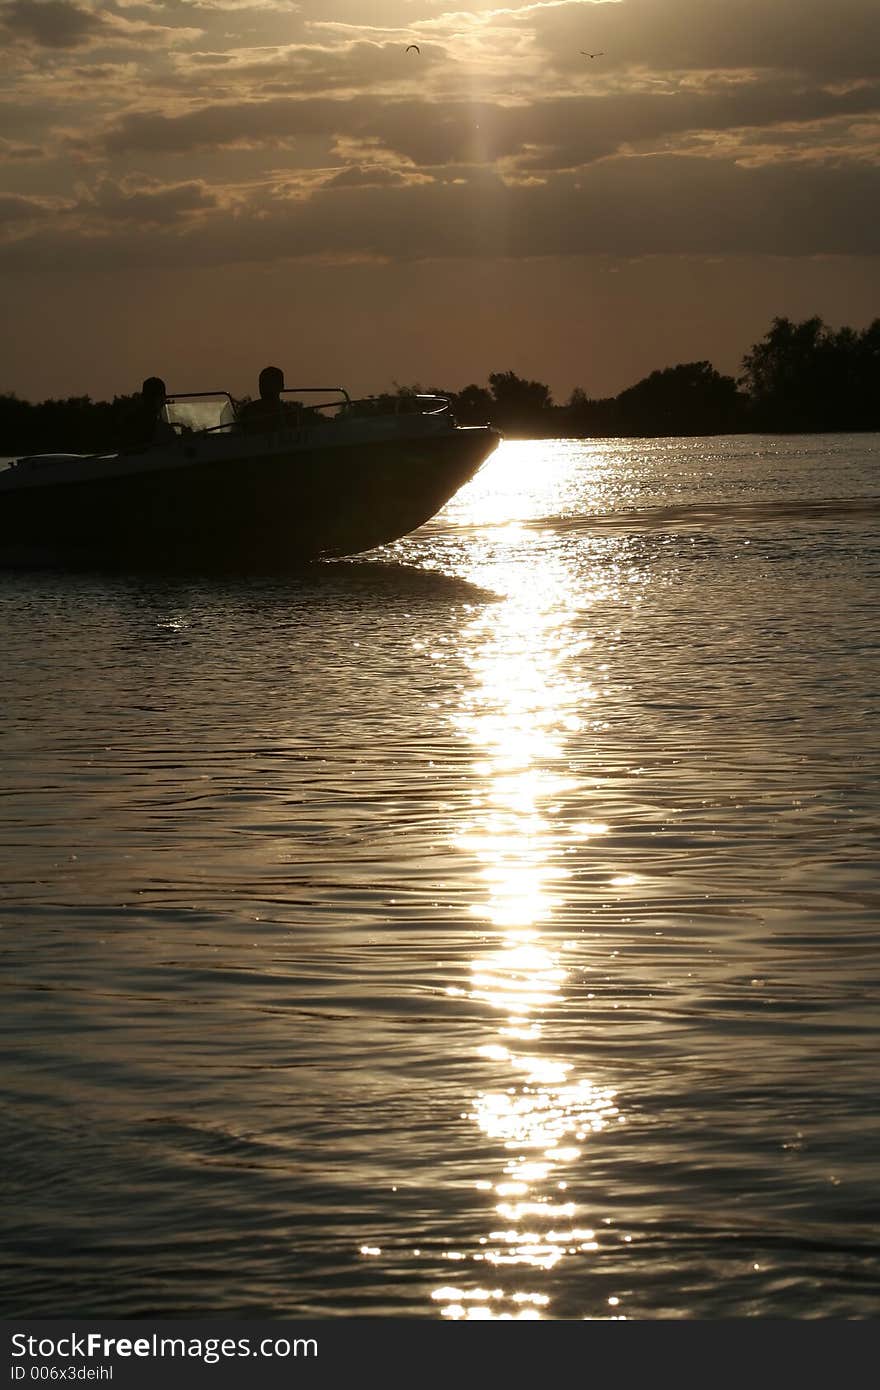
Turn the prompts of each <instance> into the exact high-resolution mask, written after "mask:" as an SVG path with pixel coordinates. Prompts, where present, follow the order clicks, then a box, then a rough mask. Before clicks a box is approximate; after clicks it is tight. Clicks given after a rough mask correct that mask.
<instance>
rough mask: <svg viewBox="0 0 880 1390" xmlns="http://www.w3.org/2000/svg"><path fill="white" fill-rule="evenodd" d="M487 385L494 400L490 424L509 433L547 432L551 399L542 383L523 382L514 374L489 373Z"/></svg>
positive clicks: (547, 387) (546, 387)
mask: <svg viewBox="0 0 880 1390" xmlns="http://www.w3.org/2000/svg"><path fill="white" fill-rule="evenodd" d="M489 386H490V388H491V391H492V399H493V401H494V405H493V409H492V420H493V423H494V424H498V425H500V426H501V428H502V429H506V430H510V431H513V432H516V431H519V430H522V429H527V430H528V431H529V432H536V433H546V432H547V427H548V426H549V424H550V415H549V412H550V409H551V407H552V405H553V397H552V395H551V393H550V387H549V386H547V385H545V383H544V382H543V381H526V380H524V378H523V377H519V376H517V375H516V373H515V372H492V374H491V375H490V377H489ZM545 412H546V413H547V414H546V417H545V415H544V413H545Z"/></svg>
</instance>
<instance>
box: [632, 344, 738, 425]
mask: <svg viewBox="0 0 880 1390" xmlns="http://www.w3.org/2000/svg"><path fill="white" fill-rule="evenodd" d="M741 406H742V402H741V399H740V397H739V395H738V393H737V389H736V382H735V381H734V379H733V377H732V376H721V374H720V373H719V372H716V370H715V368H714V367H713V366H712V363H711V362H681V363H679V365H678V366H677V367H665V368H663V370H662V371H656V372H651V374H650V376H646V377H644V378H643V380H642V381H638V382H636V384H635V386H630V387H629V388H628V389H627V390H626V391H621V393H620V395H619V396H618V397H617V415H618V421H619V424H620V427H621V429H623V430H624V431H625V432H626V433H627V434H643V435H663V434H726V433H728V432H730V431H731V430H734V429H736V428H737V426H738V424H739V422H740V419H741Z"/></svg>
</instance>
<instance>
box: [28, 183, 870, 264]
mask: <svg viewBox="0 0 880 1390" xmlns="http://www.w3.org/2000/svg"><path fill="white" fill-rule="evenodd" d="M163 192H164V193H165V194H166V195H167V196H168V197H172V198H173V191H172V190H167V189H166V190H163ZM177 192H178V195H179V194H180V190H177ZM155 196H156V197H157V198H158V197H159V191H158V190H157V192H156V195H155ZM187 199H190V200H191V201H190V202H189V203H188V206H189V207H192V206H193V205H195V206H199V205H200V204H199V201H198V196H197V194H196V193H195V191H194V190H192V189H190V190H189V191H188V192H187V193H186V194H185V196H184V201H186V200H187ZM878 201H880V169H878V168H876V167H872V166H869V165H856V164H850V165H845V166H839V167H828V166H825V167H819V168H816V167H806V166H804V165H802V164H788V165H767V166H763V167H760V168H744V167H741V166H740V165H738V164H737V163H735V162H733V161H730V160H721V159H706V158H698V157H687V156H663V157H652V158H621V159H614V160H607V161H603V162H602V163H600V164H597V165H595V166H593V167H592V168H591V169H590V170H589V171H587V174H586V175H581V176H578V177H574V176H566V175H558V176H555V177H553V178H551V179H549V180H548V181H546V182H541V183H534V184H528V185H524V186H508V185H506V184H504V183H503V182H502V181H501V180H500V179H498V178H496V177H492V176H491V175H483V176H482V177H481V178H479V179H478V180H477V181H475V182H473V183H466V182H464V181H458V180H454V181H450V182H445V183H442V182H439V181H438V182H433V183H426V184H422V185H420V186H418V185H417V186H407V187H385V186H378V185H375V184H372V185H367V186H345V185H336V186H335V187H326V186H325V188H324V189H322V190H320V191H318V192H316V193H313V194H312V195H311V196H310V197H302V196H301V197H296V198H290V197H285V198H280V197H276V196H272V195H271V194H266V193H261V194H255V195H254V197H253V198H252V200H251V202H250V204H248V205H244V206H241V207H239V208H237V209H236V210H235V213H234V214H233V213H231V212H229V211H228V210H227V209H225V208H217V209H215V210H213V211H212V210H210V209H209V210H207V211H206V213H205V216H204V217H203V218H202V219H200V220H199V221H198V223H197V224H192V225H189V226H187V225H185V226H184V227H183V228H182V229H179V230H174V231H173V232H172V231H171V230H169V231H167V232H166V231H164V230H156V229H151V228H150V227H148V226H145V225H143V224H142V225H140V226H138V225H137V224H136V222H135V220H134V219H129V218H126V221H127V222H129V221H131V222H132V225H131V227H130V228H128V229H127V230H126V231H125V233H124V235H122V234H121V233H120V232H114V231H112V229H110V230H108V228H107V225H106V221H105V223H104V225H103V227H102V226H101V225H97V226H93V225H90V224H89V223H88V221H87V220H83V221H82V224H81V226H80V228H79V230H78V231H74V230H73V228H71V229H70V230H69V231H67V232H64V231H62V230H60V229H54V228H53V229H52V230H51V231H47V232H45V233H40V232H36V231H35V232H34V233H33V235H31V236H30V237H27V238H19V239H18V240H17V241H16V242H14V243H7V244H6V245H5V246H4V247H3V248H2V250H0V265H2V264H6V265H7V266H10V267H11V266H15V267H19V268H25V267H30V268H38V267H40V266H48V265H51V264H53V263H56V262H57V260H58V259H62V260H63V261H64V263H65V264H67V265H69V266H70V267H71V268H73V267H77V266H78V267H97V268H100V267H107V268H111V267H113V266H133V265H141V264H143V265H166V266H175V265H177V266H180V265H217V264H223V263H227V264H233V263H236V262H242V261H264V262H265V261H278V260H285V259H294V258H297V257H310V256H311V257H314V256H323V257H337V258H343V259H344V258H364V257H371V256H372V257H375V258H384V259H390V260H411V259H443V258H455V257H457V258H472V257H506V258H532V257H542V256H583V255H588V254H593V253H610V254H617V255H622V256H630V257H639V256H645V255H657V254H679V255H725V254H738V255H754V254H771V255H789V256H810V255H838V256H845V255H875V254H878V253H880V225H878V221H877V219H876V217H875V216H874V215H873V209H874V208H876V206H877V205H878ZM111 205H112V200H111ZM123 205H124V204H123ZM105 212H106V207H105V206H102V201H101V198H98V199H96V200H95V208H94V216H95V217H96V218H98V219H100V218H101V217H102V216H103V215H104V214H105ZM150 213H151V209H147V210H146V213H145V215H144V221H147V220H152V221H155V220H157V219H154V218H152V217H151V216H150ZM168 220H173V219H171V218H169V219H168Z"/></svg>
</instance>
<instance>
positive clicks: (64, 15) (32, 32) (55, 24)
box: [0, 0, 103, 48]
mask: <svg viewBox="0 0 880 1390" xmlns="http://www.w3.org/2000/svg"><path fill="white" fill-rule="evenodd" d="M102 26H103V21H102V20H101V18H100V17H99V16H98V15H96V14H94V13H93V12H92V11H91V10H88V9H84V8H83V7H82V6H81V5H76V4H73V3H69V0H12V3H11V4H8V5H7V6H6V9H5V11H4V13H3V15H2V18H0V27H2V28H3V29H4V30H5V31H6V33H7V34H8V35H9V37H10V38H12V39H23V40H26V41H29V42H31V43H35V44H37V45H39V46H40V47H44V48H76V47H78V46H79V45H80V44H83V43H87V42H88V41H89V39H90V38H92V37H93V35H95V34H96V33H98V32H99V31H100V30H101V28H102Z"/></svg>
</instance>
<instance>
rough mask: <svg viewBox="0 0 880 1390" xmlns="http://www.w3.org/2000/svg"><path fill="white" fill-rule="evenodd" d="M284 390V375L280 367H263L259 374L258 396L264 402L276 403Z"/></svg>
mask: <svg viewBox="0 0 880 1390" xmlns="http://www.w3.org/2000/svg"><path fill="white" fill-rule="evenodd" d="M283 390H284V373H283V372H282V370H281V368H280V367H264V368H263V370H262V371H261V372H260V396H261V397H262V399H263V400H264V401H277V399H278V397H279V396H280V395H281V392H282V391H283Z"/></svg>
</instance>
